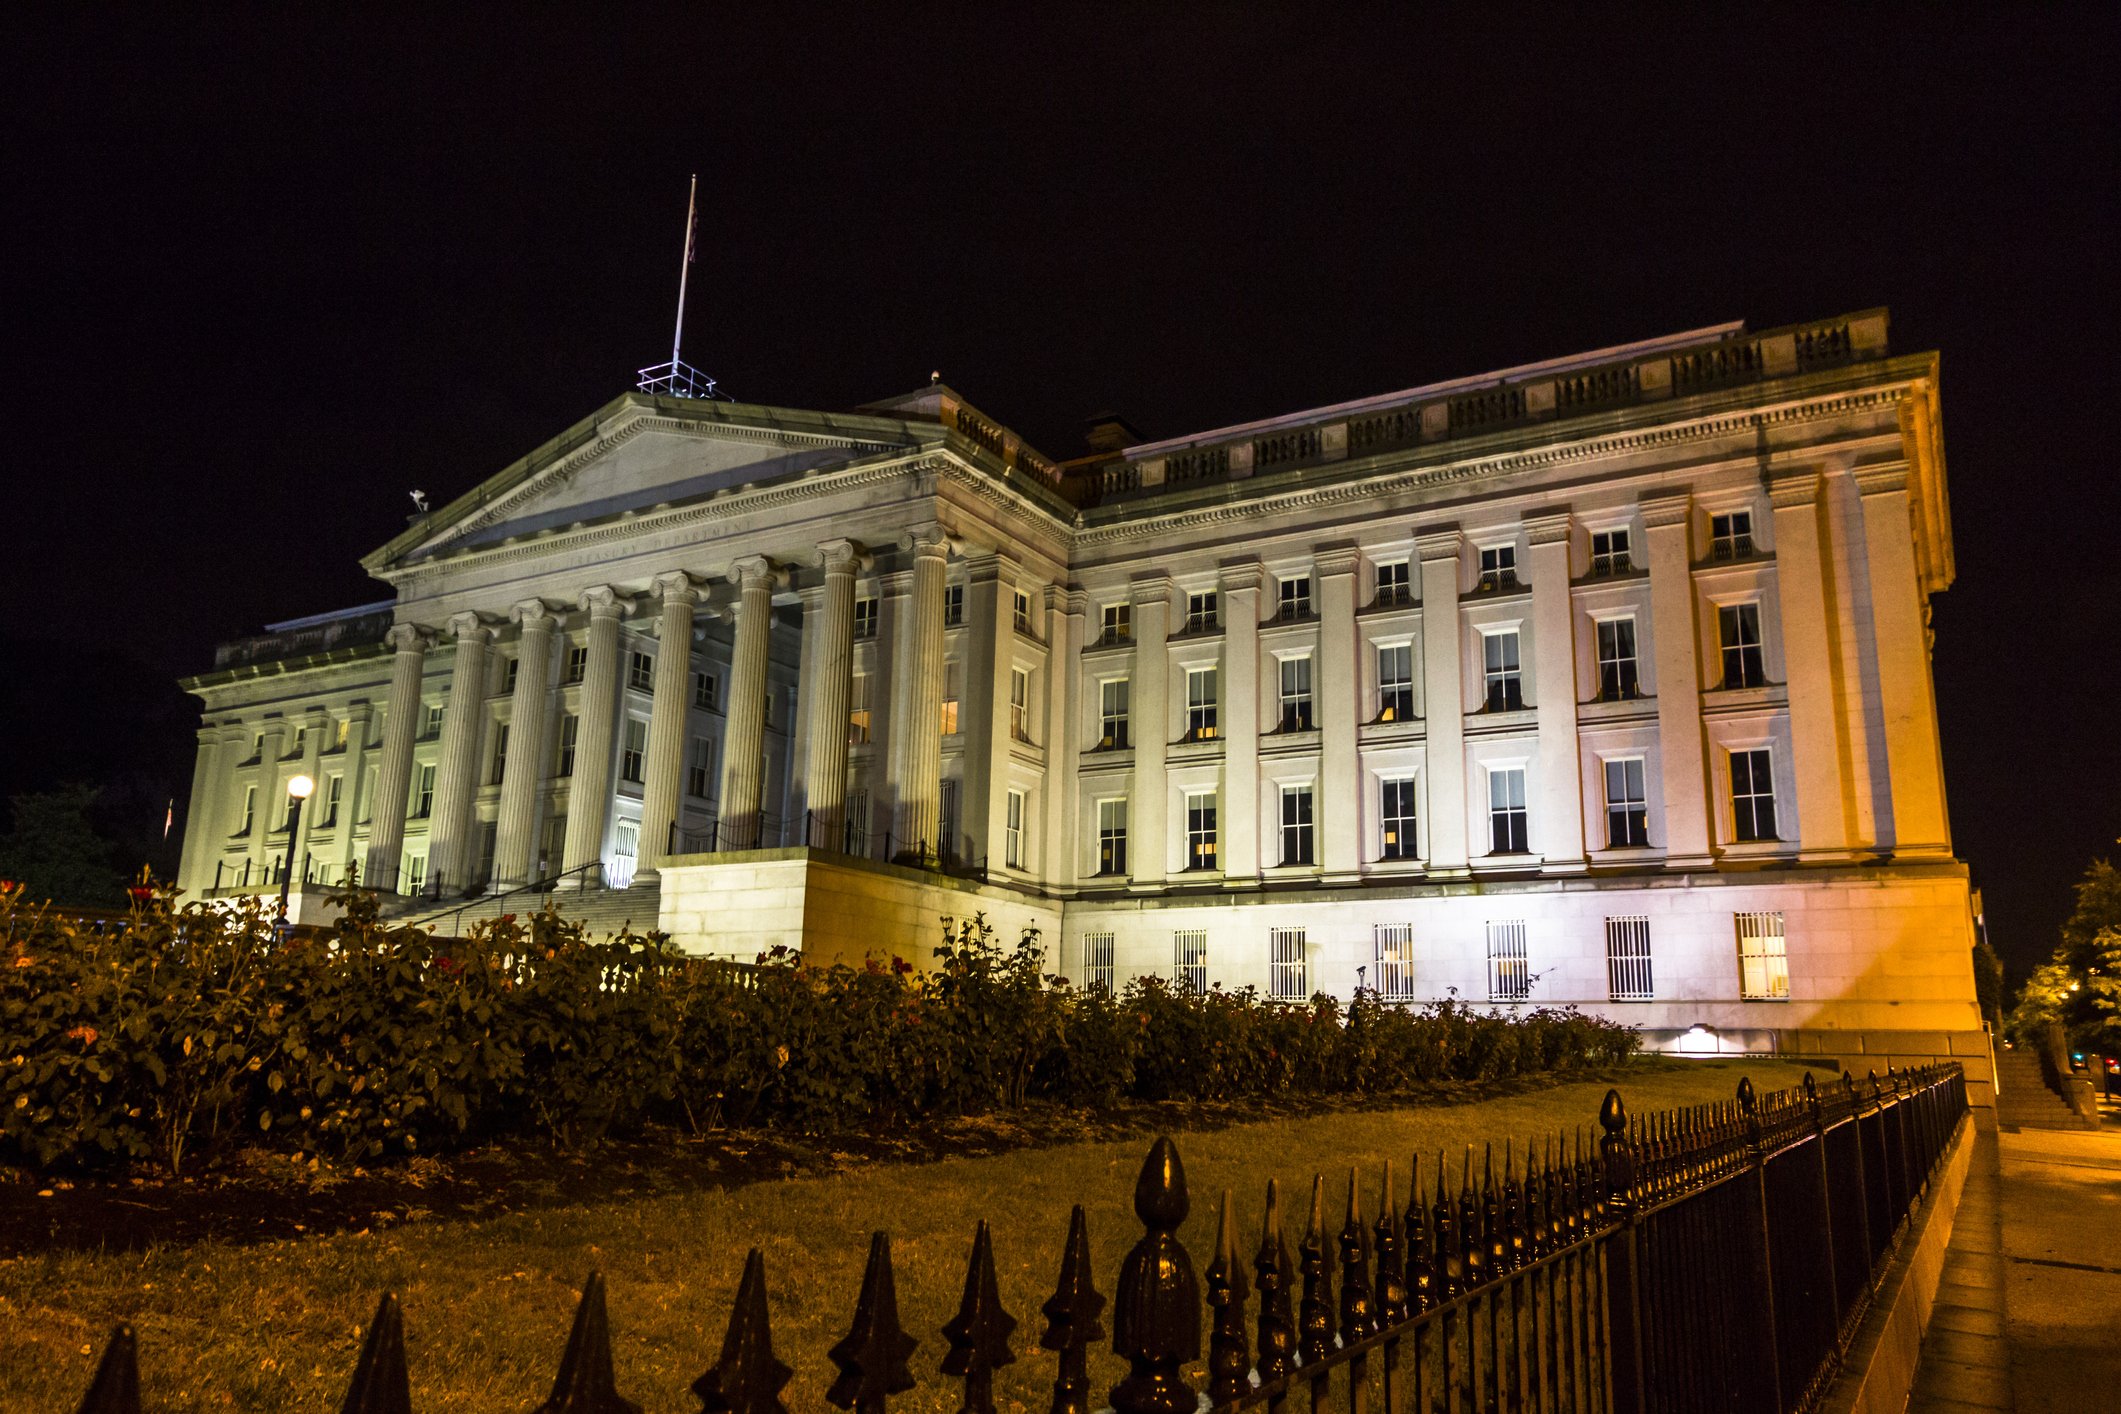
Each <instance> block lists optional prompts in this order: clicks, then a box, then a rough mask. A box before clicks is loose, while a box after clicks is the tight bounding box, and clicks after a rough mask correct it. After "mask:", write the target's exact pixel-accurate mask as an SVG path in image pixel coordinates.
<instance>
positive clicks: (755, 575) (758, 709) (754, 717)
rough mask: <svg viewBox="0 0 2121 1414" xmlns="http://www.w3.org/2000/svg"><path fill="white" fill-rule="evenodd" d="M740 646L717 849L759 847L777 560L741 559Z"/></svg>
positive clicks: (733, 575) (732, 678)
mask: <svg viewBox="0 0 2121 1414" xmlns="http://www.w3.org/2000/svg"><path fill="white" fill-rule="evenodd" d="M729 578H730V580H731V582H732V583H734V584H735V585H736V586H737V605H736V646H735V648H734V649H733V650H732V652H731V654H730V660H729V709H728V710H729V724H728V727H727V729H726V730H725V731H724V733H723V738H722V813H721V817H720V823H719V825H718V827H717V829H716V831H715V847H716V848H717V849H757V848H758V847H759V845H760V843H761V840H760V829H759V827H760V823H761V821H760V818H759V811H760V808H761V804H762V801H763V798H764V793H765V759H764V758H765V749H766V662H767V657H768V650H769V649H770V648H771V647H772V642H773V566H772V564H771V562H770V561H768V560H766V559H765V558H763V557H761V556H756V555H755V556H752V557H750V558H748V559H742V560H738V561H737V562H736V565H735V567H734V568H733V569H731V570H730V572H729Z"/></svg>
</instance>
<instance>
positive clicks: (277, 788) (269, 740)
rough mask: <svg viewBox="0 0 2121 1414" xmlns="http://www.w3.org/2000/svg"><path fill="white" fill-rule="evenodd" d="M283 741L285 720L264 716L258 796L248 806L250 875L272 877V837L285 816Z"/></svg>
mask: <svg viewBox="0 0 2121 1414" xmlns="http://www.w3.org/2000/svg"><path fill="white" fill-rule="evenodd" d="M286 741H287V723H286V722H285V720H283V719H282V718H279V717H273V718H270V719H268V720H267V721H266V722H265V724H264V727H263V735H262V736H261V737H260V738H259V741H258V798H257V801H256V802H255V803H254V804H253V806H252V807H251V821H250V877H251V881H252V882H253V883H255V882H256V881H257V880H258V879H260V878H265V879H270V878H271V877H272V867H273V855H272V837H273V834H274V832H275V831H277V830H278V829H279V828H280V822H281V821H283V820H285V819H286V818H287V788H286V787H285V786H283V785H282V784H281V783H280V752H281V750H282V748H283V747H284V746H285V744H286Z"/></svg>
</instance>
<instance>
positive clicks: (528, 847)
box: [493, 599, 557, 889]
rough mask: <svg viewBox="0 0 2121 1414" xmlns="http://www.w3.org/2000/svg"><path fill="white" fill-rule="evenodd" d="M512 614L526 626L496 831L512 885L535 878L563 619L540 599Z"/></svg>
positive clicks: (500, 869)
mask: <svg viewBox="0 0 2121 1414" xmlns="http://www.w3.org/2000/svg"><path fill="white" fill-rule="evenodd" d="M509 616H510V617H511V618H513V619H514V620H515V621H516V622H517V623H518V624H520V625H521V626H522V630H521V636H520V637H519V638H518V639H517V642H516V688H515V693H514V695H513V696H512V697H511V698H510V699H509V704H508V759H507V760H506V761H504V762H503V763H502V765H501V812H500V820H499V823H498V824H497V826H496V828H495V831H494V846H493V882H494V887H495V888H498V889H510V888H514V887H516V886H517V885H519V884H527V883H529V882H531V878H530V876H531V873H532V870H533V868H534V867H535V861H536V857H537V841H538V805H539V800H538V796H539V787H540V786H541V785H542V784H543V783H544V778H545V720H546V715H547V708H548V707H549V706H550V705H551V702H552V633H553V629H554V627H555V626H556V623H557V621H556V620H555V619H554V618H553V615H552V611H551V610H550V609H547V608H546V607H545V605H544V604H543V603H541V602H539V601H538V600H536V599H532V600H528V601H526V602H524V603H521V604H518V605H516V606H515V608H514V609H512V610H510V612H509Z"/></svg>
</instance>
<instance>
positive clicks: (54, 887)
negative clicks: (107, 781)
mask: <svg viewBox="0 0 2121 1414" xmlns="http://www.w3.org/2000/svg"><path fill="white" fill-rule="evenodd" d="M98 795H99V792H98V791H97V789H96V788H95V787H94V786H85V785H69V786H61V787H59V788H58V789H57V790H49V791H31V792H26V793H24V794H22V795H17V796H15V797H13V798H12V799H11V800H9V801H8V816H9V823H8V831H7V833H6V834H5V835H0V878H7V879H13V880H15V881H16V882H18V883H20V884H22V885H23V886H24V887H25V889H26V891H27V893H28V895H29V896H30V897H31V898H34V899H37V900H39V901H42V900H46V899H49V900H51V901H52V902H54V903H60V904H68V905H72V906H74V907H81V908H116V907H118V906H119V905H121V904H122V903H123V902H124V899H125V885H126V879H127V873H126V871H125V870H124V869H123V868H122V867H120V865H119V864H118V862H117V860H116V858H115V855H116V851H115V850H114V849H113V848H112V847H111V845H110V842H109V841H107V840H106V839H104V837H103V836H102V835H101V834H99V833H98V832H97V829H96V824H95V810H96V804H97V798H98Z"/></svg>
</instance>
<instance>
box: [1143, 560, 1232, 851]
mask: <svg viewBox="0 0 2121 1414" xmlns="http://www.w3.org/2000/svg"><path fill="white" fill-rule="evenodd" d="M1133 589H1134V682H1133V684H1132V686H1131V691H1132V692H1133V695H1134V701H1133V703H1132V704H1131V706H1130V708H1129V712H1130V715H1131V716H1132V717H1133V722H1132V726H1133V728H1134V790H1133V793H1132V798H1131V800H1130V801H1129V803H1128V807H1127V815H1128V820H1127V834H1128V840H1127V856H1128V857H1127V863H1128V865H1129V869H1128V873H1129V874H1130V875H1132V877H1133V881H1134V883H1135V884H1136V885H1137V886H1150V887H1154V886H1157V885H1161V884H1162V883H1163V881H1164V878H1165V876H1166V875H1167V874H1168V873H1169V872H1170V861H1171V828H1170V794H1171V782H1170V778H1169V776H1168V774H1167V773H1166V770H1165V766H1164V760H1165V757H1166V756H1167V754H1168V752H1169V747H1170V743H1171V706H1170V681H1171V655H1170V653H1169V652H1168V651H1167V650H1166V649H1165V647H1164V642H1165V640H1166V639H1167V638H1169V637H1170V633H1171V576H1169V575H1167V574H1145V575H1137V576H1135V579H1134V586H1133ZM1218 843H1219V842H1218Z"/></svg>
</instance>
